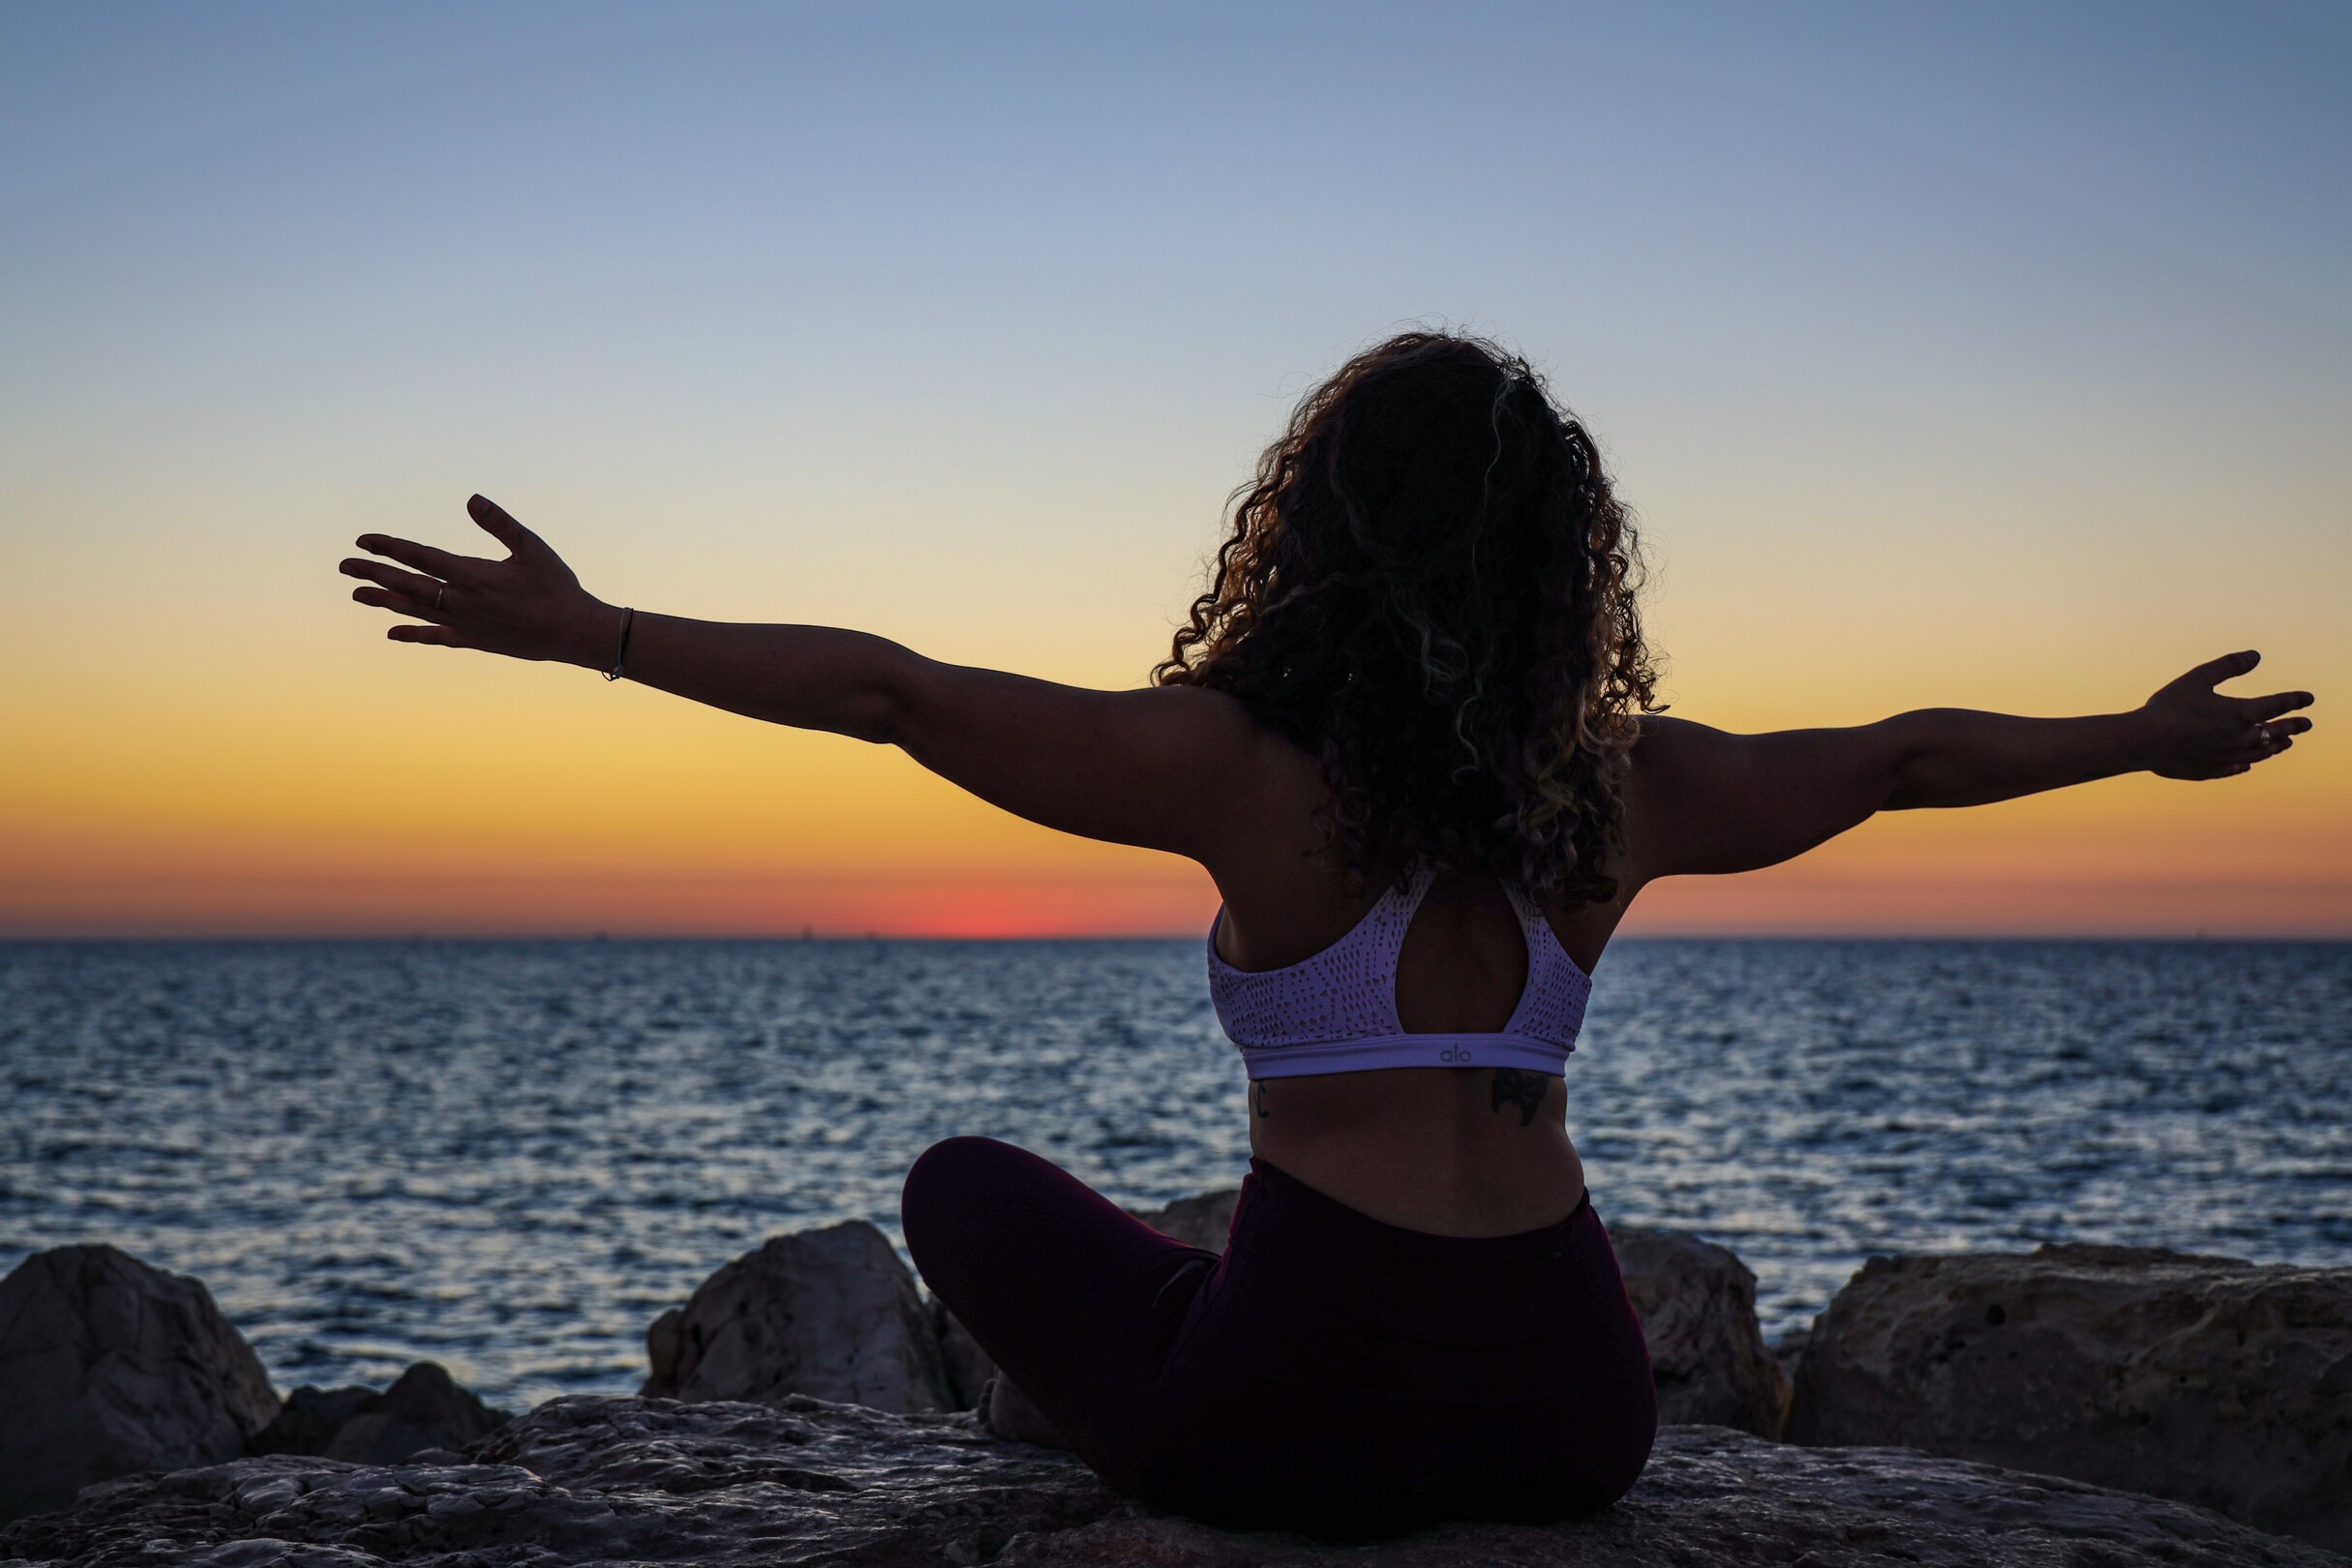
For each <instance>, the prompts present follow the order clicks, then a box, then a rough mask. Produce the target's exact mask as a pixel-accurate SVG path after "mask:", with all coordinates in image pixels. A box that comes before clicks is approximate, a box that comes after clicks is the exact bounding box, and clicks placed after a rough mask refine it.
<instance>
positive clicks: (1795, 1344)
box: [1772, 1323, 1813, 1399]
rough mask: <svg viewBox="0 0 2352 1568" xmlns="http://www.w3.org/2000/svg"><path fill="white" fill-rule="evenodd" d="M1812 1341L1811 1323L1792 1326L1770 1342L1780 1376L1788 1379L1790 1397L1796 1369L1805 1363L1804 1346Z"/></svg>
mask: <svg viewBox="0 0 2352 1568" xmlns="http://www.w3.org/2000/svg"><path fill="white" fill-rule="evenodd" d="M1812 1342H1813V1325H1812V1324H1810V1323H1807V1324H1805V1325H1804V1326H1802V1327H1800V1328H1793V1329H1791V1330H1790V1331H1789V1332H1788V1333H1786V1334H1784V1335H1782V1336H1781V1337H1780V1338H1779V1339H1777V1340H1774V1341H1773V1342H1772V1359H1773V1360H1774V1361H1776V1362H1778V1363H1780V1374H1781V1376H1783V1377H1785V1378H1787V1379H1788V1380H1789V1387H1790V1390H1791V1398H1792V1399H1794V1390H1795V1388H1796V1369H1797V1368H1799V1367H1801V1366H1803V1365H1804V1364H1805V1346H1806V1345H1808V1344H1810V1343H1812Z"/></svg>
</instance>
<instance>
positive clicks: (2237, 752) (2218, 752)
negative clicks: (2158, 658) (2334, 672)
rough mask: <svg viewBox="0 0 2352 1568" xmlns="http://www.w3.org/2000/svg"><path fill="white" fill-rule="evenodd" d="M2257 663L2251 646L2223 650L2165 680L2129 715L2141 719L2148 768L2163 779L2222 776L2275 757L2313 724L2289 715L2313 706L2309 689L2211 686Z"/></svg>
mask: <svg viewBox="0 0 2352 1568" xmlns="http://www.w3.org/2000/svg"><path fill="white" fill-rule="evenodd" d="M2261 662H2262V655H2261V654H2259V653H2255V652H2251V651H2248V652H2245V653H2224V654H2223V655H2221V657H2219V658H2217V659H2210V660H2208V661H2206V662H2205V663H2203V664H2200V665H2198V666H2197V667H2196V668H2195V669H2193V670H2191V671H2189V672H2188V673H2187V674H2186V675H2185V676H2182V677H2181V678H2179V679H2177V680H2173V681H2170V682H2167V683H2166V684H2165V685H2164V686H2163V687H2161V688H2160V689H2159V690H2158V691H2157V692H2156V695H2155V696H2153V697H2151V698H2149V699H2148V701H2147V702H2146V703H2144V704H2142V705H2141V707H2140V710H2139V712H2138V713H2137V714H2135V715H2134V717H2135V718H2137V719H2138V720H2140V722H2141V724H2142V725H2143V727H2144V729H2145V733H2146V738H2147V744H2148V746H2149V752H2150V758H2151V760H2150V761H2149V762H2148V764H2147V768H2148V770H2149V771H2150V772H2153V773H2156V774H2157V775H2158V776H2160V777H2163V778H2227V777H2229V776H2230V775H2232V774H2234V773H2243V772H2245V771H2246V769H2249V768H2251V767H2253V766H2254V764H2256V763H2258V762H2265V761H2268V760H2269V759H2270V758H2273V757H2276V756H2277V755H2278V754H2279V753H2280V752H2282V751H2284V750H2286V749H2287V748H2288V747H2289V746H2292V745H2293V744H2294V743H2295V737H2297V736H2299V735H2301V734H2303V733H2304V732H2305V731H2307V730H2308V729H2309V728H2310V727H2311V721H2310V720H2309V719H2307V718H2287V717H2284V716H2283V715H2285V714H2288V713H2292V712H2293V711H2294V710H2295V709H2298V708H2308V707H2310V706H2311V694H2310V693H2309V692H2307V691H2281V692H2275V693H2273V694H2272V695H2270V696H2268V697H2225V696H2223V695H2222V694H2221V693H2220V692H2217V691H2216V690H2214V688H2215V687H2216V686H2217V685H2219V684H2220V683H2221V682H2222V681H2224V680H2234V679H2236V678H2238V677H2240V676H2242V675H2245V674H2246V673H2248V672H2249V671H2251V670H2252V669H2253V668H2254V666H2255V665H2257V664H2260V663H2261Z"/></svg>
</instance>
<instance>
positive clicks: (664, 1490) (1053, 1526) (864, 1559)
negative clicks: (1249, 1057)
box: [0, 1399, 2340, 1568]
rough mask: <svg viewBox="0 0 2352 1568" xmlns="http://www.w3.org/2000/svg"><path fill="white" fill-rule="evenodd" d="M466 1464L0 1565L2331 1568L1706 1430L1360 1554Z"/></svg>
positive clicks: (853, 1474) (119, 1526) (1083, 1495)
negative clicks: (1628, 1470)
mask: <svg viewBox="0 0 2352 1568" xmlns="http://www.w3.org/2000/svg"><path fill="white" fill-rule="evenodd" d="M468 1458H469V1459H470V1460H471V1461H472V1462H468V1463H411V1464H406V1465H399V1466H381V1465H350V1464H341V1463H337V1462H333V1461H330V1460H320V1459H301V1458H293V1457H288V1456H276V1457H271V1458H265V1459H248V1460H241V1461H236V1462H230V1463H226V1464H218V1465H212V1466H208V1467H204V1468H199V1469H194V1470H189V1471H184V1472H182V1473H180V1474H177V1475H170V1476H147V1477H140V1478H137V1479H136V1480H127V1481H118V1482H113V1483H109V1484H107V1485H106V1486H104V1487H100V1488H96V1489H93V1491H92V1492H91V1493H89V1494H87V1495H86V1496H85V1497H84V1498H83V1499H82V1500H81V1501H80V1502H79V1503H78V1504H76V1505H75V1507H74V1508H73V1509H71V1510H70V1511H68V1512H66V1513H62V1514H48V1515H43V1516H40V1517H38V1518H34V1519H29V1520H24V1521H20V1522H18V1523H15V1524H13V1525H9V1526H6V1527H5V1528H0V1561H10V1562H16V1563H61V1564H62V1563H72V1564H76V1565H88V1568H114V1565H129V1564H134V1563H136V1564H140V1565H160V1564H165V1563H181V1564H199V1565H205V1568H294V1565H302V1568H328V1565H330V1564H332V1565H336V1568H370V1565H373V1564H379V1563H408V1564H438V1565H444V1568H460V1565H466V1568H489V1565H494V1564H533V1565H536V1568H558V1565H562V1564H571V1563H614V1562H682V1561H695V1562H708V1563H719V1564H734V1563H740V1564H750V1563H773V1564H789V1563H813V1562H853V1561H854V1562H859V1563H865V1564H880V1565H890V1564H910V1565H912V1564H918V1563H920V1564H928V1565H936V1564H970V1563H979V1562H999V1563H1003V1564H1006V1565H1008V1568H1018V1565H1032V1568H1036V1565H1062V1564H1070V1565H1075V1564H1088V1565H1100V1564H1105V1563H1124V1564H1152V1565H1163V1568H1256V1565H1268V1568H1273V1565H1301V1568H1304V1565H1309V1564H1323V1563H1331V1564H1339V1563H1347V1564H1352V1565H1356V1568H1468V1565H1471V1564H1479V1565H1503V1568H1508V1565H1513V1564H1525V1565H1537V1564H1541V1565H1548V1568H1581V1565H1587V1564H1589V1565H1600V1564H1609V1565H1612V1568H1636V1565H1648V1564H1657V1565H1664V1564H1670V1563H1672V1564H1693V1565H1704V1564H1719V1563H1751V1564H1788V1565H1791V1568H1795V1565H1797V1564H1803V1565H1805V1568H1847V1565H1859V1564H1868V1563H1892V1562H1903V1563H1910V1564H1915V1565H1923V1568H1942V1565H1957V1564H1971V1565H1975V1564H1983V1563H2005V1564H2023V1565H2036V1568H2037V1565H2043V1564H2047V1565H2050V1568H2058V1565H2061V1564H2065V1565H2069V1568H2084V1565H2098V1568H2131V1565H2134V1564H2142V1563H2147V1564H2155V1563H2165V1564H2172V1565H2176V1568H2221V1565H2223V1564H2228V1565H2232V1568H2247V1565H2255V1564H2260V1565H2277V1568H2325V1565H2327V1564H2337V1568H2340V1560H2339V1559H2337V1558H2335V1557H2333V1556H2330V1555H2329V1554H2327V1553H2322V1552H2320V1551H2318V1550H2317V1549H2315V1548H2313V1547H2310V1546H2307V1545H2306V1544H2304V1543H2301V1542H2296V1541H2289V1540H2285V1539H2281V1538H2278V1537H2273V1536H2265V1535H2262V1534H2259V1533H2257V1532H2256V1531H2253V1530H2251V1529H2248V1528H2246V1526H2244V1525H2239V1524H2234V1523H2230V1522H2229V1521H2227V1520H2224V1519H2222V1518H2220V1517H2219V1516H2217V1515H2215V1514H2211V1513H2208V1512H2206V1511H2204V1510H2201V1509H2196V1508H2190V1507H2187V1506H2186V1505H2184V1504H2180V1503H2171V1502H2164V1501H2160V1500H2157V1499H2155V1498H2149V1497H2139V1496H2132V1495H2128V1494H2126V1493H2111V1492H2102V1491H2099V1490H2098V1489H2096V1488H2094V1487H2088V1486H2083V1485H2081V1484H2078V1483H2074V1482H2068V1481H2055V1480H2050V1479H2048V1478H2046V1477H2039V1476H2026V1475H2018V1474H2014V1473H2012V1472H2008V1471H2003V1470H1996V1469H1993V1468H1991V1467H1989V1466H1985V1465H1976V1464H1969V1463H1965V1462H1959V1461H1953V1460H1937V1459H1929V1458H1926V1457H1923V1456H1921V1455H1917V1454H1912V1453H1907V1452H1903V1451H1900V1450H1816V1449H1803V1448H1791V1447H1785V1446H1782V1445H1779V1444H1773V1443H1765V1442H1763V1441H1760V1440H1758V1439H1756V1438H1753V1437H1748V1436H1744V1435H1742V1434H1740V1433H1737V1432H1730V1431H1726V1430H1724V1429H1720V1428H1699V1427H1691V1428H1670V1429H1668V1430H1667V1431H1666V1432H1662V1433H1661V1434H1660V1438H1659V1444H1658V1449H1657V1452H1656V1454H1655V1456H1654V1457H1653V1458H1652V1460H1651V1462H1650V1466H1649V1470H1648V1473H1647V1474H1645V1475H1644V1476H1643V1480H1642V1482H1641V1484H1640V1485H1639V1486H1637V1487H1636V1488H1635V1490H1634V1492H1633V1493H1632V1494H1631V1495H1629V1496H1628V1497H1627V1498H1626V1499H1625V1500H1624V1501H1623V1502H1621V1503H1619V1504H1618V1505H1617V1506H1616V1507H1615V1508H1613V1509H1611V1510H1610V1511H1608V1512H1607V1513H1604V1514H1602V1515H1600V1516H1598V1517H1596V1518H1593V1519H1590V1520H1584V1521H1581V1522H1578V1523H1570V1524H1559V1525H1551V1526H1545V1527H1540V1528H1537V1527H1523V1526H1508V1525H1475V1524H1457V1525H1445V1526H1441V1527H1439V1528H1436V1529H1431V1530H1425V1531H1422V1532H1421V1533H1419V1534H1416V1535H1411V1536H1406V1537H1402V1538H1401V1539H1399V1540H1395V1541H1390V1542H1383V1543H1376V1544H1372V1545H1358V1546H1329V1545H1324V1544H1320V1543H1316V1542H1312V1541H1308V1540H1304V1539H1302V1538H1300V1537H1297V1536H1290V1535H1272V1534H1259V1535H1240V1534H1232V1533H1228V1532H1225V1531H1221V1530H1216V1529H1210V1528H1207V1527H1205V1526H1202V1525H1198V1524H1194V1523H1190V1522H1188V1521H1184V1520H1178V1519H1171V1518H1168V1517H1166V1516H1162V1515H1158V1514H1154V1513H1152V1512H1151V1511H1149V1510H1146V1509H1143V1508H1140V1507H1138V1506H1137V1505H1135V1504H1132V1503H1129V1502H1125V1501H1122V1500H1121V1499H1118V1498H1116V1497H1113V1496H1112V1495H1110V1494H1109V1493H1105V1492H1104V1491H1103V1490H1102V1488H1101V1485H1100V1484H1099V1483H1097V1482H1096V1481H1095V1479H1094V1478H1093V1477H1092V1476H1091V1475H1090V1474H1088V1473H1087V1471H1086V1470H1084V1469H1083V1468H1082V1467H1081V1466H1079V1465H1078V1464H1077V1463H1076V1462H1074V1461H1072V1460H1070V1459H1069V1458H1067V1457H1066V1456H1063V1455H1059V1454H1053V1453H1049V1452H1046V1451H1044V1450H1041V1449H1036V1448H1030V1447H1027V1446H1025V1445H1022V1444H1018V1443H1009V1442H1003V1441H1000V1440H998V1439H995V1438H991V1437H988V1436H985V1435H984V1434H982V1433H981V1432H980V1431H979V1429H978V1427H977V1426H976V1425H975V1423H974V1421H973V1419H972V1417H971V1416H969V1415H931V1416H891V1415H885V1414H882V1413H880V1412H878V1411H873V1410H865V1409H859V1408H856V1407H851V1406H842V1405H828V1404H824V1403H820V1402H816V1401H812V1400H806V1399H788V1400H786V1401H785V1402H784V1403H783V1406H782V1407H781V1408H776V1409H770V1408H766V1407H762V1406H757V1405H745V1404H728V1403H704V1404H678V1403H673V1402H667V1401H653V1400H583V1399H575V1400H559V1401H556V1402H552V1403H550V1404H545V1405H542V1406H540V1407H539V1408H538V1409H537V1410H535V1411H533V1412H532V1413H531V1414H530V1415H528V1416H527V1417H526V1418H524V1419H523V1420H522V1421H520V1422H518V1423H517V1424H516V1425H514V1426H513V1427H510V1428H508V1429H506V1430H505V1431H504V1432H500V1433H498V1435H496V1436H493V1437H491V1438H488V1439H486V1440H485V1441H483V1442H482V1443H480V1444H477V1445H476V1446H475V1448H474V1449H473V1450H472V1451H471V1453H470V1454H469V1456H468Z"/></svg>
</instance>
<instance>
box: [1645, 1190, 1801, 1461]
mask: <svg viewBox="0 0 2352 1568" xmlns="http://www.w3.org/2000/svg"><path fill="white" fill-rule="evenodd" d="M1609 1236H1610V1240H1611V1241H1612V1242H1613V1243H1614V1244H1615V1246H1616V1250H1617V1266H1618V1267H1619V1268H1620V1269H1622V1270H1623V1271H1624V1274H1625V1293H1626V1295H1628V1296H1629V1297H1631V1298H1632V1300H1633V1307H1634V1312H1636V1313H1637V1314H1639V1315H1640V1317H1641V1319H1642V1335H1643V1338H1644V1339H1645V1340H1647V1341H1648V1342H1649V1365H1650V1371H1651V1372H1652V1374H1653V1375H1654V1376H1655V1378H1656V1380H1657V1385H1658V1419H1659V1420H1660V1421H1662V1422H1670V1423H1674V1424H1700V1425H1704V1426H1711V1427H1735V1428H1737V1429H1738V1430H1739V1431H1741V1432H1754V1433H1755V1434H1756V1435H1757V1436H1759V1437H1777V1436H1779V1435H1780V1428H1781V1422H1782V1421H1783V1420H1784V1419H1785V1418H1786V1417H1787V1415H1788V1412H1789V1379H1788V1377H1787V1375H1786V1374H1785V1373H1784V1372H1782V1371H1781V1370H1780V1363H1779V1362H1778V1360H1776V1359H1775V1358H1774V1356H1773V1354H1772V1351H1771V1349H1770V1347H1768V1346H1767V1345H1766V1344H1765V1343H1764V1330H1763V1329H1762V1328H1761V1327H1760V1326H1759V1325H1758V1324H1757V1321H1756V1276H1755V1275H1753V1274H1751V1273H1749V1272H1748V1266H1747V1265H1746V1264H1745V1263H1742V1262H1740V1261H1739V1259H1738V1258H1736V1257H1734V1255H1733V1254H1732V1253H1731V1252H1730V1251H1727V1250H1726V1249H1724V1248H1721V1247H1717V1246H1715V1245H1714V1244H1713V1243H1711V1242H1703V1241H1701V1240H1700V1239H1699V1238H1698V1237H1696V1236H1692V1235H1687V1234H1685V1233H1684V1232H1682V1231H1679V1230H1643V1229H1640V1228H1638V1227H1636V1226H1632V1225H1627V1226H1624V1227H1622V1228H1619V1229H1613V1230H1612V1231H1611V1232H1610V1233H1609Z"/></svg>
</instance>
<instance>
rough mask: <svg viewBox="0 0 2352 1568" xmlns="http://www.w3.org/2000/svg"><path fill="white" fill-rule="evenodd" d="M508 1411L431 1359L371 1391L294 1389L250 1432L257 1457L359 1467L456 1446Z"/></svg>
mask: <svg viewBox="0 0 2352 1568" xmlns="http://www.w3.org/2000/svg"><path fill="white" fill-rule="evenodd" d="M513 1419H514V1417H513V1416H511V1415H510V1414H508V1413H507V1412H506V1411H503V1410H494V1409H492V1408H491V1407H490V1406H489V1405H487V1404H484V1403H483V1402H481V1401H480V1400H479V1399H478V1398H476V1397H475V1396H474V1394H473V1393H472V1392H471V1391H470V1390H467V1389H463V1388H460V1387H459V1386H458V1385H457V1384H456V1383H455V1382H454V1381H452V1380H451V1378H450V1376H449V1373H448V1372H445V1371H444V1370H442V1369H441V1368H440V1367H437V1366H436V1365H435V1364H434V1363H432V1362H430V1361H420V1362H418V1363H417V1364H416V1365H415V1366H413V1367H410V1368H409V1369H408V1370H407V1372H402V1373H401V1374H400V1376H399V1377H398V1378H397V1379H396V1380H395V1381H394V1382H393V1384H392V1386H391V1387H390V1388H388V1389H386V1390H384V1391H383V1392H382V1393H381V1394H378V1393H377V1392H376V1391H375V1390H374V1389H372V1388H337V1389H317V1388H298V1389H296V1390H294V1392H293V1393H291V1394H289V1395H287V1396H286V1408H285V1409H283V1410H281V1411H279V1412H278V1419H277V1420H275V1421H273V1422H271V1423H270V1424H269V1425H268V1426H267V1427H265V1428H263V1429H262V1430H261V1431H260V1432H256V1434H255V1436H254V1439H253V1445H252V1446H253V1451H254V1452H255V1453H256V1454H312V1455H317V1456H319V1457H321V1458H324V1459H339V1460H350V1461H351V1462H354V1463H359V1464H395V1463H398V1462H400V1461H402V1460H405V1459H407V1458H409V1457H410V1456H411V1455H415V1454H421V1453H424V1452H426V1451H427V1450H430V1449H445V1450H446V1449H459V1448H464V1447H465V1446H466V1445H467V1443H470V1442H474V1441H476V1440H477V1439H480V1438H483V1437H487V1436H489V1435H490V1434H491V1433H492V1432H496V1431H498V1429H499V1428H500V1427H503V1426H505V1425H506V1424H507V1423H508V1422H509V1421H512V1420H513Z"/></svg>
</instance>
